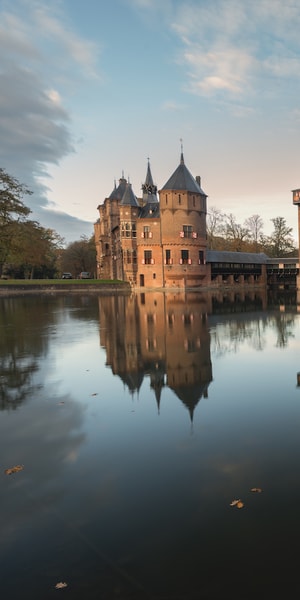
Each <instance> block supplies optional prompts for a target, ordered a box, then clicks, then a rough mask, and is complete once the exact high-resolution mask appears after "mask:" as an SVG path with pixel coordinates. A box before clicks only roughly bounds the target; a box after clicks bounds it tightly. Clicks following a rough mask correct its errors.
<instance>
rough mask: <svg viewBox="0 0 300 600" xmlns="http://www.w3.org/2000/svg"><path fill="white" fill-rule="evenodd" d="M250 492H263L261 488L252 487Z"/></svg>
mask: <svg viewBox="0 0 300 600" xmlns="http://www.w3.org/2000/svg"><path fill="white" fill-rule="evenodd" d="M250 492H257V493H258V494H260V492H262V489H261V488H251V490H250Z"/></svg>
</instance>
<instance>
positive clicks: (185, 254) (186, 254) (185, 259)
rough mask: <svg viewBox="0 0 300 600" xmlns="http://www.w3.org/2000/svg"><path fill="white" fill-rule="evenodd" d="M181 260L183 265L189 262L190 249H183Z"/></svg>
mask: <svg viewBox="0 0 300 600" xmlns="http://www.w3.org/2000/svg"><path fill="white" fill-rule="evenodd" d="M179 262H180V264H181V265H188V264H189V251H188V250H181V259H180V261H179Z"/></svg>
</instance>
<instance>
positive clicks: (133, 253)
mask: <svg viewBox="0 0 300 600" xmlns="http://www.w3.org/2000/svg"><path fill="white" fill-rule="evenodd" d="M132 262H133V264H134V265H136V263H137V256H136V250H133V252H132Z"/></svg>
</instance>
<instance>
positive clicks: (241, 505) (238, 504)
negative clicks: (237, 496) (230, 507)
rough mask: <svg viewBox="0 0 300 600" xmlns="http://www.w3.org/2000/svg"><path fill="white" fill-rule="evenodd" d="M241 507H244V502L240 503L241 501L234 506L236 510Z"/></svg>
mask: <svg viewBox="0 0 300 600" xmlns="http://www.w3.org/2000/svg"><path fill="white" fill-rule="evenodd" d="M243 506H244V502H241V500H240V501H239V502H238V503H237V505H236V507H237V508H243Z"/></svg>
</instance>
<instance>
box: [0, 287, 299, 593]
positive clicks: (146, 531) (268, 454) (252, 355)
mask: <svg viewBox="0 0 300 600" xmlns="http://www.w3.org/2000/svg"><path fill="white" fill-rule="evenodd" d="M299 319H300V317H299V306H297V304H296V301H295V299H294V297H293V294H291V295H289V296H284V297H283V298H280V299H278V298H277V297H272V298H270V297H269V298H267V297H266V296H265V295H260V294H251V295H244V296H241V295H233V294H232V295H227V296H222V295H220V294H216V295H209V294H206V295H205V294H197V293H194V294H193V293H191V294H176V293H168V294H163V293H158V292H151V293H148V294H146V295H143V294H136V295H133V296H123V295H115V296H103V297H101V296H99V297H95V296H90V297H89V296H86V295H82V296H78V295H74V296H72V295H67V294H63V295H57V296H56V295H53V296H43V297H39V296H33V297H26V296H24V297H21V298H15V297H14V298H1V299H0V393H1V409H2V410H1V412H0V440H1V441H0V444H1V454H0V456H1V471H2V474H0V477H1V499H2V502H1V506H2V510H1V514H0V519H1V537H0V561H1V575H0V584H1V597H3V598H5V599H14V600H19V599H20V600H21V599H26V600H27V598H28V599H30V600H41V599H43V600H47V599H48V598H49V599H51V598H57V597H58V596H59V597H62V596H65V597H68V598H70V599H76V600H77V599H82V600H89V599H94V598H95V599H96V598H97V599H105V600H107V599H122V600H123V599H125V600H127V599H141V600H144V599H148V598H149V599H151V600H166V599H170V600H177V599H178V600H183V599H187V600H192V599H193V600H194V599H197V598H199V599H201V598H204V599H205V598H231V599H235V598H236V599H239V600H240V599H243V598H244V599H247V600H248V599H250V598H253V597H256V598H265V597H266V596H267V595H268V596H270V595H271V596H275V594H276V595H277V596H278V594H279V595H280V596H281V597H282V598H294V597H297V594H299V593H300V584H299V577H298V564H299V555H298V550H297V547H298V540H299V535H300V519H299V505H300V481H299V472H300V436H299V432H300V388H299V387H298V379H297V374H298V373H299V372H300V352H299V349H300V320H299ZM16 465H21V466H22V467H23V469H22V470H21V471H19V472H17V473H13V474H11V475H7V474H5V470H6V469H8V468H11V467H13V466H16ZM253 488H254V489H257V490H261V491H256V492H254V491H251V490H252V489H253ZM234 500H241V502H242V503H243V507H242V508H240V509H239V508H237V506H231V504H232V502H233V501H234ZM61 582H62V583H66V584H67V586H66V587H65V588H62V589H56V588H55V586H56V584H57V583H61Z"/></svg>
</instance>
